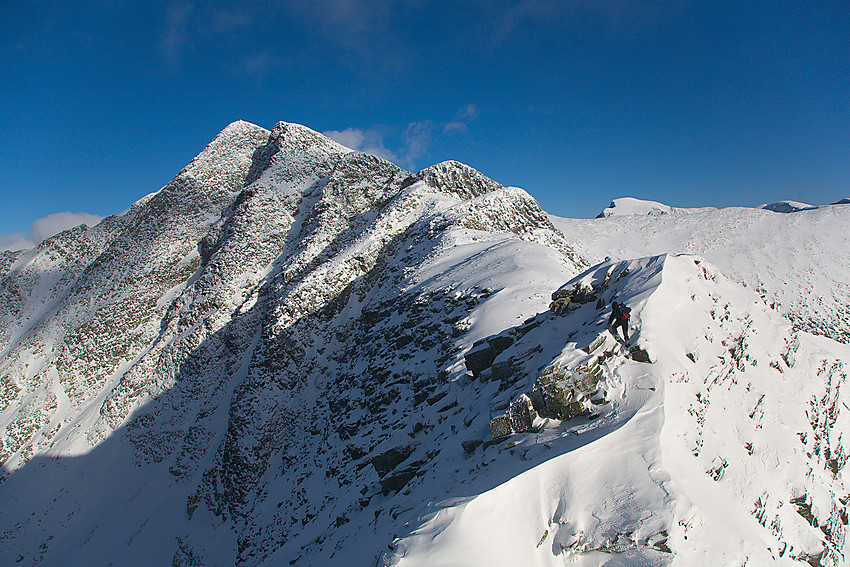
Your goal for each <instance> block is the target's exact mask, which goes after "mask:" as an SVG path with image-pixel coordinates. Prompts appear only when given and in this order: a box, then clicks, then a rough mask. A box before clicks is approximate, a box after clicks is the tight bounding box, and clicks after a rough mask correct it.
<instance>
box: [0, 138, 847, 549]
mask: <svg viewBox="0 0 850 567" xmlns="http://www.w3.org/2000/svg"><path fill="white" fill-rule="evenodd" d="M753 214H765V215H768V214H770V215H774V216H776V217H778V216H782V217H794V219H796V220H794V221H793V222H795V223H799V226H800V227H801V229H800V230H801V234H804V233H806V232H805V230H804V228H805V227H806V226H808V227H809V228H808V229H806V230H809V231H810V232H812V231H813V232H817V231H820V232H824V233H825V234H832V233H833V232H835V231H836V230H838V229H839V228H840V226H841V218H840V217H835V218H830V217H829V216H828V214H827V213H824V212H823V211H821V212H819V213H817V212H812V211H802V212H798V213H795V214H794V215H776V214H775V213H771V212H770V211H759V213H753ZM813 214H817V215H826V216H823V226H822V227H820V228H812V226H814V225H808V224H805V223H807V222H809V221H810V220H811V219H812V218H813V217H812V216H811V215H813ZM667 216H674V215H658V216H654V217H653V218H652V219H650V220H651V221H652V222H658V221H659V219H664V218H666V217H667ZM688 216H689V217H690V216H694V218H697V217H696V216H695V215H688ZM636 219H637V217H635V218H632V219H630V220H623V219H622V218H619V219H618V218H617V217H612V218H611V219H600V220H599V221H596V222H598V223H602V224H599V225H591V224H588V225H587V226H578V225H575V226H572V227H570V226H567V224H568V223H565V220H564V219H558V218H556V217H551V216H549V215H547V214H546V213H545V212H544V211H543V210H542V209H540V207H539V205H538V204H537V202H536V201H535V200H534V199H533V198H532V197H531V196H530V195H529V194H528V193H527V192H525V191H524V190H522V189H519V188H515V187H504V186H502V185H501V184H499V183H497V182H495V181H493V180H491V179H489V178H487V177H486V176H485V175H483V174H481V173H480V172H477V171H475V170H474V169H472V168H469V167H468V166H465V165H463V164H460V163H459V162H454V161H449V162H443V163H441V164H436V165H434V166H431V167H429V168H426V169H425V170H423V171H421V172H419V173H416V174H411V173H409V172H407V171H404V170H403V169H401V168H399V167H397V166H395V165H393V164H391V163H390V162H388V161H386V160H383V159H381V158H378V157H375V156H370V155H368V154H364V153H360V152H354V151H351V150H350V149H348V148H345V147H344V146H341V145H339V144H337V143H336V142H333V141H332V140H330V139H328V138H326V137H324V136H322V135H321V134H319V133H317V132H315V131H313V130H310V129H309V128H307V127H304V126H300V125H294V124H291V123H286V122H280V123H278V124H277V125H276V126H275V128H273V129H272V130H271V131H268V130H265V129H262V128H259V127H257V126H254V125H252V124H249V123H246V122H235V123H233V124H231V125H229V126H228V127H227V128H225V129H224V130H223V131H222V132H221V133H220V134H219V135H218V136H216V138H215V139H214V140H213V141H212V142H211V143H210V144H209V145H208V146H207V147H206V148H205V149H204V150H203V151H202V152H201V153H200V154H199V155H198V156H197V157H196V158H195V159H194V160H192V162H190V164H189V165H187V167H186V168H184V169H183V170H181V172H180V173H178V175H177V176H175V179H174V180H173V181H172V182H171V183H169V184H168V185H166V186H165V187H163V188H162V189H160V191H158V192H156V193H154V194H151V195H149V196H147V197H145V198H143V199H142V200H140V201H137V203H136V204H134V205H133V206H131V207H130V209H129V210H128V211H127V212H126V213H124V214H123V215H119V216H115V217H109V218H108V219H105V220H104V221H102V222H101V223H100V224H99V225H97V226H96V227H91V228H77V229H72V230H71V231H66V232H65V233H61V234H59V235H57V236H56V237H54V238H52V239H49V240H48V241H45V243H42V244H41V245H39V246H38V247H37V248H35V249H33V250H31V251H24V252H22V253H15V254H13V255H11V256H10V255H6V256H2V258H8V259H9V260H4V261H9V262H10V263H9V268H8V269H7V270H6V271H5V273H4V275H3V278H2V280H0V297H2V298H3V299H4V301H8V304H9V305H10V306H13V307H14V309H15V311H14V313H12V312H11V311H10V313H12V314H9V315H7V316H6V318H4V319H0V330H2V334H0V339H2V340H3V341H4V342H3V343H2V344H0V353H2V357H0V401H2V402H3V405H2V406H0V428H2V436H0V458H2V461H3V465H2V471H0V504H2V506H3V508H4V510H7V511H8V514H4V518H3V519H2V520H0V542H2V545H0V559H2V561H3V562H6V561H8V562H11V561H12V560H13V559H14V560H15V561H16V562H18V563H21V564H24V565H53V564H84V563H85V564H90V563H109V562H121V563H122V564H140V565H142V564H161V563H167V562H169V561H170V562H171V563H172V564H174V565H179V566H184V565H185V566H190V565H234V564H238V565H246V566H247V565H276V564H281V563H284V564H285V563H287V562H288V563H290V564H300V565H312V564H323V565H334V564H340V565H342V564H346V565H348V564H351V563H352V562H354V563H356V564H361V563H364V564H385V565H392V564H402V565H404V564H407V565H416V564H419V563H422V562H425V564H430V563H427V562H428V561H434V560H439V561H442V562H444V563H446V564H466V563H468V559H469V558H470V556H469V555H459V554H458V553H459V552H458V553H454V551H453V550H457V549H459V548H457V544H458V542H461V543H462V544H463V545H462V547H464V548H465V549H466V550H467V551H466V553H474V555H473V556H472V557H474V558H477V559H479V560H481V561H484V560H485V559H487V558H489V560H490V563H492V564H493V565H502V564H514V563H513V562H514V560H523V561H527V560H534V561H537V562H538V563H539V564H541V565H550V564H551V565H556V564H561V563H562V562H563V561H566V560H571V561H574V562H576V564H579V565H601V564H603V562H604V561H607V560H608V559H609V558H616V559H617V560H620V561H621V562H624V563H626V564H641V562H643V564H645V563H646V562H647V561H649V562H652V563H654V564H689V563H691V564H692V563H693V562H696V561H699V562H701V563H706V562H708V563H710V562H711V558H712V557H713V556H712V555H711V554H712V553H717V554H718V555H717V556H716V557H720V556H722V557H723V558H724V561H727V562H731V561H737V560H747V559H748V558H749V559H750V560H752V561H775V562H777V563H779V564H788V565H792V564H799V561H809V562H811V561H815V560H817V561H821V564H822V565H842V564H846V562H845V560H844V559H843V558H844V556H845V555H846V554H847V552H848V550H847V549H846V545H845V544H844V527H843V526H844V524H843V523H842V521H841V518H842V517H846V503H845V502H846V501H845V500H844V497H845V495H846V493H847V491H846V487H845V484H844V481H843V477H842V476H841V470H842V467H843V465H844V462H845V461H846V456H845V450H844V448H843V443H842V437H841V432H842V431H843V430H845V429H846V426H847V419H848V412H846V411H845V410H843V409H841V408H843V407H844V406H843V405H842V403H844V402H846V401H848V400H846V396H847V393H846V391H845V388H844V387H843V384H844V383H845V381H846V370H845V368H846V364H848V362H847V361H848V360H850V355H848V353H847V352H846V345H840V344H838V343H835V342H834V341H830V340H828V339H823V338H819V337H813V336H811V335H809V334H807V333H805V331H804V327H803V326H800V325H797V326H796V327H791V326H790V324H787V323H784V321H786V319H782V318H781V317H780V314H782V315H786V316H787V314H786V312H785V311H783V310H781V309H779V310H775V311H774V310H771V309H769V308H768V307H767V306H765V304H764V301H763V299H760V297H768V296H767V295H763V296H760V295H759V291H758V288H757V287H756V286H754V285H751V284H749V283H748V287H749V288H750V289H746V288H743V287H741V286H740V285H738V284H736V283H734V282H733V281H730V280H727V279H726V278H725V277H724V276H723V275H722V274H721V273H720V271H719V270H718V269H716V268H714V267H713V266H712V265H711V264H709V262H708V261H706V260H704V259H703V258H701V257H698V256H687V255H682V256H678V255H672V254H664V253H662V254H660V255H656V256H652V255H650V256H646V254H634V255H633V256H638V259H629V258H621V259H616V260H613V261H600V259H599V258H598V257H597V256H598V254H599V250H600V249H601V247H602V246H603V245H604V246H610V247H611V248H612V250H614V251H616V250H619V249H620V248H617V247H615V246H611V242H612V241H609V243H608V244H603V241H604V239H602V238H601V237H600V236H599V234H600V233H599V230H603V232H604V231H605V230H608V229H607V228H605V227H609V228H610V225H611V223H620V225H622V226H623V227H626V228H628V227H629V223H637V222H638V221H637V220H636ZM807 219H808V220H807ZM643 220H644V221H646V220H647V219H643ZM703 220H704V219H703ZM728 220H729V219H727V218H726V217H723V218H722V219H721V218H718V219H717V221H716V222H718V223H720V222H721V221H723V222H727V221H728ZM733 220H734V219H733ZM591 222H594V221H588V223H591ZM663 222H668V221H666V220H664V221H663ZM670 222H672V221H670ZM677 222H678V221H677ZM593 226H597V227H602V228H596V229H594V228H592V227H593ZM618 226H619V225H618ZM724 226H725V225H724ZM769 226H770V227H772V226H774V225H772V224H771V225H769ZM565 229H566V230H565ZM629 230H631V231H632V233H633V234H640V231H641V230H650V229H647V228H645V225H640V226H631V228H629ZM679 230H682V231H685V232H687V231H689V230H691V231H692V230H693V228H692V227H690V226H683V227H680V228H679ZM576 233H578V234H576ZM565 234H567V237H565ZM732 234H733V236H734V234H735V233H734V232H733V233H732ZM621 236H622V235H621ZM762 236H763V235H762ZM674 242H675V241H674ZM679 242H681V240H680V241H679ZM815 243H816V244H815V248H816V249H817V250H821V249H823V248H824V246H823V244H822V241H821V240H817V241H815ZM748 245H749V244H748ZM619 246H620V247H621V248H622V250H623V252H624V254H625V252H630V251H637V250H636V249H637V248H638V247H639V246H640V243H638V242H637V241H629V242H626V243H620V244H619ZM648 248H651V246H649V247H648ZM706 256H708V255H706ZM751 256H752V254H751ZM795 258H798V259H799V256H796V257H795ZM721 259H722V258H721ZM709 261H711V260H709ZM752 261H753V263H754V264H758V263H759V262H761V261H762V260H761V257H759V256H757V255H755V256H752ZM800 266H802V264H800V265H798V264H795V267H794V269H793V270H792V271H791V273H792V274H798V275H797V276H795V277H799V274H800V273H802V268H801V267H800ZM741 273H742V272H740V271H739V272H738V273H736V274H733V275H736V276H740V274H741ZM780 275H781V274H780ZM781 279H782V278H781V277H780V276H777V277H773V278H768V279H765V281H764V282H763V283H764V285H766V286H776V285H780V283H781ZM735 280H739V278H738V277H736V278H735ZM745 281H746V282H749V280H745ZM564 282H567V283H566V284H565V283H564ZM824 285H828V284H824ZM834 289H836V290H837V291H839V292H840V290H841V289H843V288H841V287H840V286H838V287H836V288H834ZM553 292H556V293H555V295H556V296H557V297H558V298H559V301H560V304H559V305H560V306H561V307H563V310H561V308H560V307H559V309H558V310H555V309H550V301H551V300H552V299H553ZM771 293H777V294H779V295H778V296H779V297H784V296H783V295H782V292H781V290H779V291H775V290H771ZM614 298H618V299H620V300H624V301H626V302H627V303H629V304H630V305H631V306H632V307H633V317H634V320H633V321H634V324H635V328H634V329H633V333H634V337H633V340H634V342H633V343H632V344H631V345H630V346H633V347H635V348H636V349H637V350H635V351H633V350H631V349H627V348H625V347H624V346H623V345H621V344H620V343H619V342H618V341H617V340H616V339H615V338H614V337H613V336H612V335H611V334H610V333H609V332H608V331H607V330H606V327H605V324H604V323H605V319H606V317H607V305H608V303H610V301H611V300H613V299H614ZM806 305H809V306H810V307H811V309H813V310H814V311H813V313H815V314H819V313H820V315H818V316H819V317H820V319H821V320H827V319H829V317H831V313H832V312H831V311H829V310H827V311H824V312H823V313H821V311H818V309H820V307H819V306H818V304H816V303H809V304H806ZM843 326H844V323H843V322H842V321H841V320H839V321H838V322H837V323H836V328H837V329H839V330H840V329H841V328H843ZM839 338H840V337H839ZM639 360H645V361H644V362H640V361H639ZM812 377H815V378H812ZM803 378H807V380H808V381H805V380H803ZM773 383H776V384H774V385H771V384H773ZM541 388H543V389H545V388H548V390H546V391H547V392H549V393H547V394H546V396H555V397H556V398H557V397H558V396H562V397H563V396H572V397H571V398H569V400H568V401H569V404H568V405H566V406H558V407H560V408H561V409H559V410H557V412H556V413H557V417H553V416H554V415H555V414H552V415H549V416H548V417H547V416H544V414H543V413H541V414H539V415H538V417H536V418H534V419H533V420H532V419H531V414H530V413H529V414H527V416H526V418H522V419H520V418H519V417H517V416H514V412H515V409H514V408H519V409H522V408H523V407H525V408H526V409H525V410H524V411H527V412H530V411H531V409H533V410H534V412H535V415H537V412H538V411H544V413H545V411H546V410H545V408H544V409H542V410H541V409H539V408H537V407H535V408H531V409H529V408H530V406H528V402H526V401H524V400H526V399H528V400H530V399H531V397H535V396H538V394H539V393H540V391H541ZM552 388H554V390H552ZM565 388H566V389H565ZM570 388H572V390H571V389H570ZM535 392H537V394H535ZM553 392H554V393H553ZM568 392H569V393H568ZM759 396H762V397H761V398H759ZM544 398H545V397H544ZM535 399H536V398H535ZM547 399H548V398H547ZM694 400H696V401H694ZM538 401H539V400H538ZM559 403H566V402H563V400H562V402H559ZM522 404H526V405H525V406H523V405H522ZM771 404H772V405H771ZM765 408H767V409H765ZM516 411H519V410H516ZM506 412H507V413H506ZM807 412H809V413H808V414H807ZM520 413H521V412H520ZM662 414H663V415H662ZM517 415H519V414H517ZM541 416H542V417H541ZM809 416H811V417H809ZM515 418H516V419H515ZM524 419H525V421H523V420H524ZM506 420H507V423H508V425H507V427H508V429H507V433H508V434H510V435H511V436H510V437H503V436H502V435H503V434H505V433H504V431H505V430H504V429H501V430H499V429H498V427H502V428H504V427H505V423H506ZM783 420H785V421H783ZM728 423H734V425H735V427H736V428H737V431H738V433H737V434H734V435H733V434H728V432H725V430H724V428H725V427H726V426H727V424H728ZM782 423H785V424H786V425H787V426H788V428H787V430H786V429H782V427H778V426H777V424H779V425H781V424H782ZM499 424H501V425H499ZM665 424H666V425H665ZM760 424H761V425H760ZM765 424H768V425H770V427H767V426H766V425H765ZM494 428H497V429H494ZM762 430H764V431H762ZM780 430H781V431H780ZM800 430H802V431H800ZM494 431H499V432H500V433H498V434H496V433H494ZM777 431H778V432H777ZM766 432H767V433H766ZM679 433H681V438H680V437H679ZM797 433H805V435H804V436H803V437H804V438H803V437H800V436H798V435H797ZM745 437H746V438H745ZM747 444H749V447H750V449H747V448H746V447H747ZM618 447H623V448H625V449H623V451H624V452H623V453H622V454H621V453H619V452H618V451H619V449H618ZM695 448H699V450H696V449H695ZM695 450H696V453H695ZM620 456H622V457H623V459H622V462H621V461H620V460H618V457H620ZM771 456H778V457H781V459H782V462H788V463H790V464H789V465H787V466H782V467H779V468H778V469H777V472H775V473H771V474H767V475H766V473H765V472H764V471H766V470H767V468H765V467H766V465H765V463H770V462H772V461H771V460H770V459H771V458H772V457H771ZM668 457H669V458H668ZM778 457H777V458H778ZM641 467H643V468H641ZM647 467H648V469H647ZM806 467H808V468H809V469H810V471H811V472H810V474H809V475H808V476H806V475H803V474H800V473H799V471H800V470H803V469H805V468H806ZM594 468H598V470H599V471H608V472H604V474H599V475H589V476H588V475H583V474H582V473H583V472H584V471H586V470H593V469H594ZM753 471H756V472H753ZM765 475H766V476H765ZM715 477H716V478H715ZM558 479H560V480H558ZM761 479H764V480H761ZM579 485H581V487H583V489H580V488H577V487H578V486H579ZM542 486H546V487H549V488H548V489H547V490H548V492H545V494H546V495H548V496H547V497H546V498H543V497H542V494H544V493H541V492H540V487H542ZM583 490H586V491H587V493H586V494H585V493H584V492H583ZM511 493H513V494H515V499H513V500H512V499H511V498H508V497H507V496H506V495H509V494H511ZM702 493H705V494H709V495H715V496H716V500H718V501H722V502H725V501H728V502H729V505H728V507H727V508H724V510H725V511H727V512H728V513H729V514H730V516H729V518H731V520H733V524H734V526H737V527H738V528H740V529H739V530H738V532H730V531H729V530H728V529H726V528H723V529H721V524H720V523H718V522H719V519H718V518H719V517H718V515H717V514H716V513H715V511H714V510H713V508H712V506H711V505H710V504H708V503H706V500H705V499H704V498H702V497H701V494H702ZM589 495H595V497H590V496H589ZM730 495H732V496H730ZM754 503H755V504H754ZM476 510H484V511H485V512H486V513H479V512H478V511H476ZM517 510H522V511H523V512H522V514H518V513H514V512H515V511H517ZM842 514H844V516H842ZM721 515H722V514H721ZM488 518H490V519H488ZM594 518H595V520H594ZM729 518H727V519H729ZM724 521H725V519H724ZM482 522H483V523H484V524H486V527H484V526H483V524H482ZM488 522H489V523H488ZM494 522H495V523H494ZM717 530H720V532H722V533H723V534H726V535H727V536H729V537H727V538H720V539H718V538H717V537H716V536H715V535H713V534H714V533H715V532H716V531H717ZM724 530H725V531H724ZM720 532H718V533H720ZM500 534H501V535H500ZM494 538H495V539H494ZM453 542H454V543H453ZM496 543H497V544H498V545H495V544H496ZM535 544H537V545H536V546H535ZM469 550H474V552H470V551H469ZM765 550H766V551H765Z"/></svg>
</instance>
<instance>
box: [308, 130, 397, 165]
mask: <svg viewBox="0 0 850 567" xmlns="http://www.w3.org/2000/svg"><path fill="white" fill-rule="evenodd" d="M323 134H324V135H325V136H327V137H328V138H330V139H331V140H334V141H336V142H339V143H340V144H342V145H343V146H345V147H347V148H351V149H352V150H356V151H358V152H364V153H367V154H372V155H375V156H378V157H380V158H383V159H385V160H387V161H391V162H393V163H398V161H399V157H398V155H397V154H396V153H395V152H393V151H391V150H389V149H388V148H387V147H386V146H385V145H384V137H383V136H382V135H381V134H380V133H379V132H378V131H377V130H374V129H370V130H362V129H360V128H346V129H345V130H328V131H327V132H323Z"/></svg>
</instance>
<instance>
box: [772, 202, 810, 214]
mask: <svg viewBox="0 0 850 567" xmlns="http://www.w3.org/2000/svg"><path fill="white" fill-rule="evenodd" d="M813 208H814V207H813V206H812V205H809V204H808V203H801V202H799V201H777V202H776V203H771V204H769V205H761V206H760V207H759V209H765V210H768V211H773V212H774V213H796V212H797V211H805V210H808V209H813Z"/></svg>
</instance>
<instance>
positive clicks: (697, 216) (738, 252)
mask: <svg viewBox="0 0 850 567" xmlns="http://www.w3.org/2000/svg"><path fill="white" fill-rule="evenodd" d="M618 201H620V200H618ZM635 206H636V205H635ZM647 206H649V205H647ZM644 208H646V207H644ZM606 210H608V209H606ZM613 210H615V211H616V210H617V209H616V208H614V209H613ZM552 220H553V222H554V223H555V225H556V226H557V227H558V228H559V229H560V230H561V231H562V232H563V234H564V236H565V237H566V239H567V241H568V242H570V243H571V244H572V245H573V246H574V247H575V249H576V251H578V252H579V253H580V254H582V255H583V256H584V257H586V258H588V259H589V260H590V261H592V262H598V261H601V260H603V259H604V258H605V257H608V256H610V257H612V258H633V257H636V256H643V255H646V254H664V253H691V254H698V255H700V256H703V257H705V258H706V259H707V260H709V261H710V262H712V263H713V264H715V265H716V266H717V267H718V268H720V270H721V271H722V272H723V273H724V274H725V275H727V276H729V277H730V278H732V279H734V280H736V281H738V282H740V283H743V284H744V285H746V286H747V287H749V288H751V289H754V290H756V291H757V292H758V293H759V295H761V296H762V298H763V299H764V300H765V302H766V303H768V305H771V306H773V308H774V309H776V310H777V311H778V312H779V313H781V314H782V315H784V316H785V317H788V318H790V319H791V320H792V321H793V322H794V324H795V326H796V327H797V328H800V329H804V330H806V331H809V332H812V333H815V334H818V335H824V336H828V337H831V338H833V339H835V340H838V341H841V342H844V343H848V342H850V313H848V310H847V306H848V305H850V237H848V233H847V230H845V227H847V226H850V207H847V206H845V205H826V206H822V207H817V208H813V209H806V210H798V211H796V212H793V213H776V212H773V211H771V210H765V209H751V208H740V207H733V208H726V209H711V208H705V209H674V208H670V210H669V211H668V213H666V214H658V215H652V216H646V215H639V214H638V215H636V214H624V215H619V216H610V217H606V218H599V219H592V220H586V219H562V218H558V217H552Z"/></svg>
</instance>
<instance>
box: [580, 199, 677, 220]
mask: <svg viewBox="0 0 850 567" xmlns="http://www.w3.org/2000/svg"><path fill="white" fill-rule="evenodd" d="M672 212H673V207H671V206H669V205H665V204H663V203H659V202H657V201H646V200H643V199H635V198H634V197H621V198H619V199H614V200H613V201H611V204H610V205H609V206H608V208H606V209H604V210H603V211H602V212H601V213H599V216H598V217H597V218H603V217H612V216H623V215H665V214H670V213H672Z"/></svg>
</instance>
